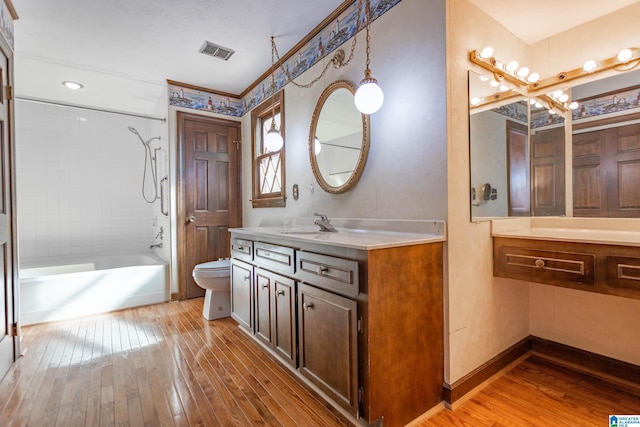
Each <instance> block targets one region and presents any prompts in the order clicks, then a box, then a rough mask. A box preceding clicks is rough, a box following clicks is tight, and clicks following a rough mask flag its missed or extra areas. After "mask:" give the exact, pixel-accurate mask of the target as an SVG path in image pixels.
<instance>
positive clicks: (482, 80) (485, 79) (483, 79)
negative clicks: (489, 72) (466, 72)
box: [480, 74, 489, 82]
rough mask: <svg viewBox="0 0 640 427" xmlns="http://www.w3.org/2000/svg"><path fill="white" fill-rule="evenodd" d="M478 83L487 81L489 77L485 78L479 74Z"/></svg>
mask: <svg viewBox="0 0 640 427" xmlns="http://www.w3.org/2000/svg"><path fill="white" fill-rule="evenodd" d="M480 81H481V82H486V81H489V77H487V76H485V75H484V74H480Z"/></svg>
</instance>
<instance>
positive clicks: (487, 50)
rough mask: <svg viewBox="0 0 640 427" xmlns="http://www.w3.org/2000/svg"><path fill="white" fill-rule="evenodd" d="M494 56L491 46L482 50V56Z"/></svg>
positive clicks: (483, 57)
mask: <svg viewBox="0 0 640 427" xmlns="http://www.w3.org/2000/svg"><path fill="white" fill-rule="evenodd" d="M492 56H493V48H492V47H491V46H487V47H485V48H483V49H482V50H481V51H480V58H482V59H487V58H491V57H492Z"/></svg>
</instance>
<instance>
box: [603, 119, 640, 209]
mask: <svg viewBox="0 0 640 427" xmlns="http://www.w3.org/2000/svg"><path fill="white" fill-rule="evenodd" d="M606 139H607V149H606V152H607V157H606V160H605V162H606V167H605V169H606V182H607V183H606V186H607V216H608V217H615V218H621V217H625V218H629V217H640V124H634V125H627V126H621V127H616V128H612V129H607V137H606Z"/></svg>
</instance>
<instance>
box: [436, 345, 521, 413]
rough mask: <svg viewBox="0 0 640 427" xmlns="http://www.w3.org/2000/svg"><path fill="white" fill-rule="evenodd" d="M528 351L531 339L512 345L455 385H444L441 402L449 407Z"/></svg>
mask: <svg viewBox="0 0 640 427" xmlns="http://www.w3.org/2000/svg"><path fill="white" fill-rule="evenodd" d="M529 350H531V337H527V338H524V339H522V340H521V341H519V342H517V343H516V344H514V345H512V346H511V347H509V348H508V349H506V350H505V351H503V352H502V353H500V354H498V355H497V356H496V357H494V358H493V359H491V360H489V361H488V362H486V363H485V364H483V365H482V366H479V367H478V368H476V369H475V370H473V371H471V372H469V373H468V374H467V375H465V376H464V377H462V378H460V379H459V380H458V381H456V382H455V383H453V384H451V385H449V384H447V383H445V384H444V385H443V387H442V400H444V401H445V402H446V403H448V404H450V405H451V404H453V403H454V402H455V401H457V400H460V398H462V397H463V396H464V395H465V394H467V393H469V392H470V391H471V390H473V389H474V388H476V387H477V386H479V385H480V384H482V383H483V382H485V381H486V380H488V379H489V378H491V377H492V376H493V375H495V374H497V373H498V372H500V370H502V369H503V368H505V367H506V366H508V365H509V364H510V363H512V362H514V361H515V360H517V359H518V358H519V357H521V356H524V355H525V354H526V353H527V352H528V351H529Z"/></svg>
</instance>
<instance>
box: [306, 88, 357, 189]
mask: <svg viewBox="0 0 640 427" xmlns="http://www.w3.org/2000/svg"><path fill="white" fill-rule="evenodd" d="M354 93H355V86H354V85H353V83H351V82H349V81H346V80H339V81H336V82H334V83H332V84H330V85H329V86H328V87H327V88H326V89H325V90H324V91H323V92H322V95H320V99H318V103H317V104H316V108H315V110H314V112H313V117H312V119H311V129H310V132H309V158H310V161H311V169H312V170H313V175H314V176H315V178H316V180H317V181H318V184H319V185H320V186H321V187H322V189H323V190H325V191H327V192H329V193H343V192H345V191H347V190H349V189H350V188H352V187H353V186H354V185H355V184H356V182H358V179H359V178H360V175H361V174H362V171H363V169H364V165H365V162H366V160H367V155H368V153H369V117H368V116H367V115H365V114H361V113H360V112H359V111H358V110H357V109H356V107H355V104H354V103H353V95H354Z"/></svg>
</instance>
